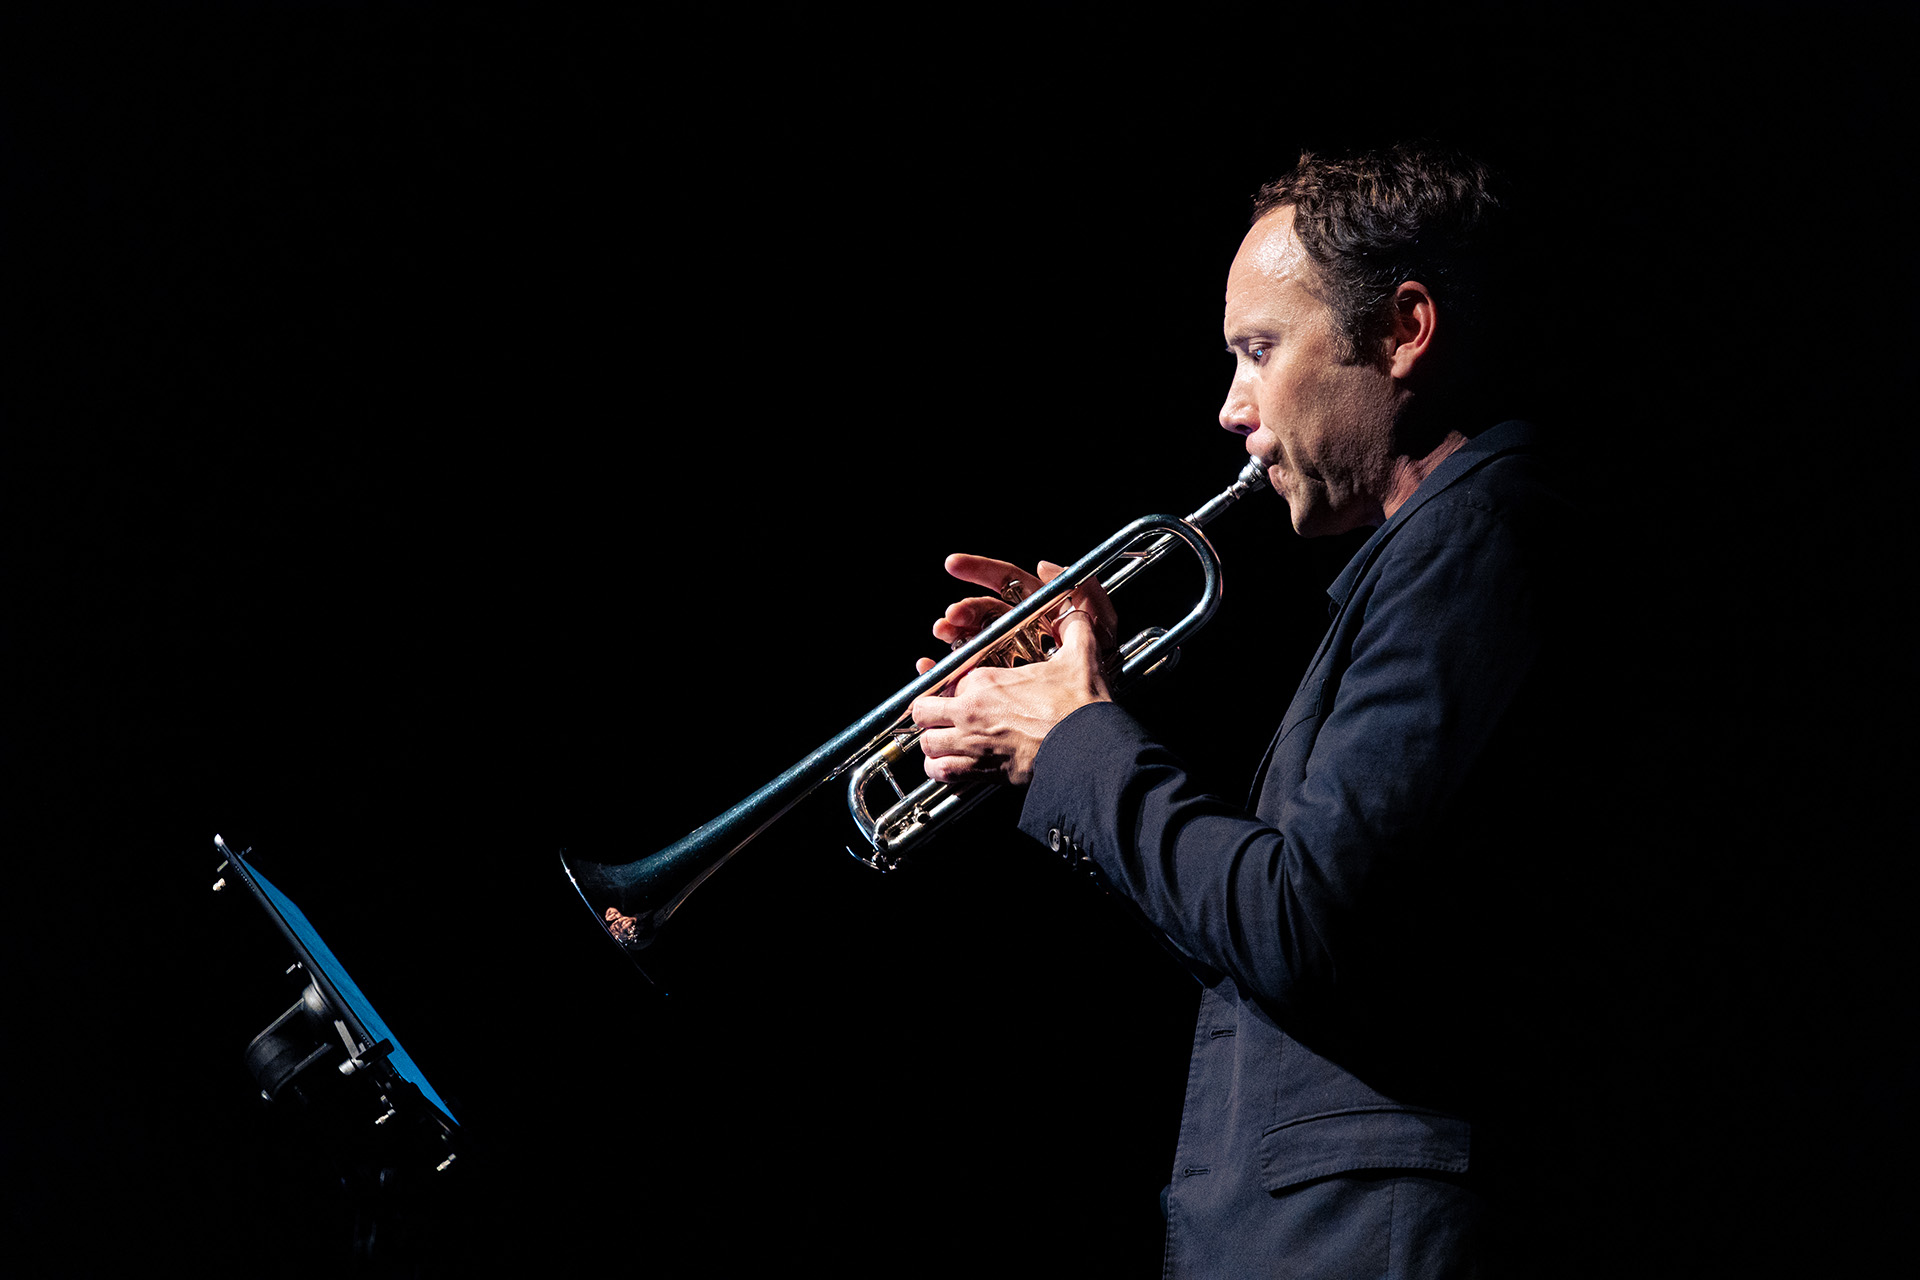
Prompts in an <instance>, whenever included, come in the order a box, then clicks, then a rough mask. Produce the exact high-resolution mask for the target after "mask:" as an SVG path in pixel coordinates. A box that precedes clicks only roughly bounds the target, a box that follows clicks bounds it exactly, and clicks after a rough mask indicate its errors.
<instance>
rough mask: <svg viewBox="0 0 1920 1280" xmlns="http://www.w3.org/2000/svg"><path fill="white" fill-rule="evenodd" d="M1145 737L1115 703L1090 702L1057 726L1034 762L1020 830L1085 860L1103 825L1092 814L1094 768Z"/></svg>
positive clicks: (1074, 859) (1071, 859)
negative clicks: (1124, 745)
mask: <svg viewBox="0 0 1920 1280" xmlns="http://www.w3.org/2000/svg"><path fill="white" fill-rule="evenodd" d="M1143 733H1144V730H1143V729H1142V728H1141V726H1140V723H1139V722H1138V721H1136V720H1135V719H1134V718H1133V717H1132V716H1130V715H1128V714H1127V713H1126V712H1125V711H1123V710H1121V708H1120V706H1119V704H1118V703H1113V702H1094V703H1089V704H1088V705H1087V706H1084V707H1081V708H1079V709H1078V710H1076V711H1074V712H1073V713H1072V714H1071V715H1069V716H1068V717H1067V718H1066V719H1064V720H1062V721H1061V722H1060V723H1059V724H1056V725H1055V726H1053V728H1052V729H1051V730H1049V731H1048V733H1047V736H1046V738H1045V739H1044V740H1043V741H1042V742H1041V743H1040V750H1039V752H1038V753H1037V754H1036V755H1035V756H1034V758H1033V778H1032V780H1031V781H1030V782H1029V783H1028V784H1027V798H1026V802H1025V803H1024V804H1023V805H1022V806H1021V809H1020V829H1021V830H1022V831H1024V832H1026V833H1027V834H1028V835H1030V836H1032V837H1033V838H1034V839H1035V840H1038V841H1039V842H1040V843H1041V844H1044V845H1046V846H1047V847H1048V848H1049V849H1052V850H1053V851H1054V852H1055V853H1057V854H1059V855H1061V856H1062V857H1063V858H1065V859H1066V860H1067V861H1068V862H1070V863H1073V862H1080V861H1083V860H1085V857H1086V854H1085V845H1086V844H1087V843H1088V842H1089V840H1090V838H1091V837H1092V835H1093V834H1094V832H1093V828H1094V827H1095V826H1096V824H1097V823H1098V821H1099V819H1098V817H1097V816H1096V815H1094V814H1093V813H1091V812H1090V811H1089V810H1090V808H1091V805H1090V802H1091V801H1092V800H1093V798H1094V791H1095V788H1094V786H1093V785H1092V780H1091V778H1090V777H1089V773H1090V766H1091V765H1092V764H1093V763H1094V762H1096V761H1099V760H1101V759H1103V758H1104V757H1107V756H1109V755H1110V754H1111V753H1112V751H1113V749H1114V748H1115V747H1116V746H1118V745H1120V744H1122V743H1127V742H1132V741H1136V740H1138V739H1139V738H1140V737H1141V736H1142V735H1143Z"/></svg>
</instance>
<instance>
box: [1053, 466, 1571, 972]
mask: <svg viewBox="0 0 1920 1280" xmlns="http://www.w3.org/2000/svg"><path fill="white" fill-rule="evenodd" d="M1418 515H1419V517H1420V518H1419V519H1418V520H1417V521H1415V522H1410V523H1409V524H1408V525H1407V526H1405V527H1403V528H1401V529H1400V530H1398V531H1396V532H1395V535H1394V536H1393V537H1391V538H1390V539H1388V540H1387V541H1386V542H1385V543H1384V544H1383V545H1382V546H1381V548H1380V549H1379V552H1378V555H1377V558H1376V560H1375V562H1374V564H1373V566H1371V567H1370V568H1369V570H1368V571H1367V573H1365V574H1364V575H1363V576H1362V578H1361V580H1360V583H1359V585H1358V586H1357V587H1356V588H1355V591H1354V594H1353V595H1352V596H1351V597H1350V598H1349V599H1348V601H1347V603H1346V605H1345V607H1344V608H1343V609H1342V611H1341V614H1340V616H1339V617H1337V618H1336V619H1335V621H1334V624H1333V625H1334V634H1333V637H1332V639H1331V641H1330V645H1329V648H1328V651H1327V653H1326V655H1325V656H1324V657H1323V658H1322V660H1321V661H1322V664H1324V665H1323V666H1320V667H1317V668H1316V670H1315V672H1313V673H1312V674H1311V675H1310V678H1309V686H1311V684H1312V682H1313V681H1314V680H1322V683H1321V685H1320V689H1319V694H1318V711H1319V717H1318V721H1317V731H1316V725H1315V723H1314V722H1313V721H1312V720H1311V719H1309V721H1307V722H1306V723H1304V724H1302V725H1300V726H1298V728H1297V729H1294V730H1290V731H1299V732H1309V733H1314V735H1315V736H1314V737H1313V738H1312V746H1311V749H1310V750H1309V752H1308V754H1307V756H1306V758H1305V762H1304V768H1302V767H1300V765H1299V763H1298V761H1297V760H1294V759H1292V757H1291V753H1287V754H1288V767H1285V768H1282V761H1281V759H1280V758H1278V757H1277V758H1276V761H1275V772H1274V773H1271V774H1270V775H1269V777H1268V779H1267V782H1266V786H1265V789H1264V791H1263V794H1262V797H1261V802H1260V816H1255V815H1252V814H1249V813H1247V812H1246V811H1245V810H1244V809H1242V808H1240V807H1239V806H1238V805H1235V804H1232V803H1229V802H1226V801H1223V800H1221V799H1219V798H1218V797H1216V796H1213V795H1210V794H1208V793H1207V792H1206V791H1204V790H1203V789H1202V788H1201V787H1200V786H1199V785H1198V784H1196V783H1195V781H1194V780H1193V779H1192V778H1191V777H1190V776H1189V775H1188V773H1187V770H1186V768H1185V767H1184V766H1183V765H1182V764H1181V762H1180V760H1179V759H1178V758H1177V757H1176V756H1175V755H1174V754H1173V753H1172V752H1171V751H1169V750H1168V749H1167V748H1166V747H1164V746H1163V745H1161V744H1160V743H1159V742H1157V741H1155V740H1154V739H1153V737H1152V736H1151V735H1150V734H1149V733H1148V732H1147V731H1146V730H1145V729H1144V728H1143V727H1142V726H1141V725H1140V724H1139V723H1138V722H1137V721H1135V720H1134V719H1133V717H1131V716H1130V715H1128V714H1127V712H1125V711H1124V710H1122V709H1121V708H1120V707H1118V706H1116V705H1114V704H1111V703H1106V704H1097V705H1094V706H1090V707H1084V708H1082V709H1080V710H1079V711H1076V712H1075V713H1074V714H1073V715H1071V716H1069V717H1068V718H1067V719H1065V720H1063V721H1062V722H1061V723H1060V724H1059V725H1057V726H1056V727H1055V728H1054V730H1053V731H1052V732H1051V733H1050V734H1048V736H1047V738H1046V741H1045V742H1044V743H1043V744H1042V746H1041V748H1040V752H1039V754H1038V756H1037V758H1036V760H1035V764H1034V777H1033V782H1032V785H1031V786H1030V788H1029V791H1028V794H1027V798H1026V803H1025V807H1024V808H1023V810H1022V813H1021V823H1020V825H1021V829H1022V830H1024V831H1026V832H1027V833H1028V834H1030V835H1033V836H1035V837H1037V838H1039V839H1041V840H1042V841H1045V842H1047V843H1050V844H1052V845H1053V846H1054V847H1055V848H1056V849H1061V850H1062V851H1064V852H1067V853H1069V855H1070V856H1077V857H1083V858H1085V859H1086V860H1088V861H1090V862H1091V863H1092V864H1093V867H1094V868H1096V869H1097V871H1096V878H1097V879H1101V880H1103V881H1104V882H1105V883H1106V885H1107V886H1108V887H1110V888H1111V889H1112V890H1113V891H1115V892H1117V893H1119V894H1122V895H1124V896H1125V897H1126V898H1128V899H1130V900H1131V901H1132V902H1133V903H1134V904H1135V905H1136V906H1137V907H1138V908H1139V910H1140V911H1141V913H1142V914H1144V916H1145V917H1146V919H1147V921H1148V922H1149V923H1150V924H1151V925H1153V926H1154V927H1156V928H1157V929H1159V930H1160V931H1161V932H1163V933H1164V934H1165V935H1166V937H1167V939H1168V940H1169V941H1170V942H1171V943H1172V944H1173V945H1174V947H1175V948H1176V949H1177V950H1178V951H1179V952H1181V953H1183V954H1184V955H1185V956H1186V957H1188V959H1189V960H1190V962H1191V963H1192V965H1193V966H1194V967H1196V969H1197V970H1198V971H1200V972H1201V975H1202V979H1203V981H1211V980H1212V979H1211V977H1210V976H1209V971H1211V973H1212V974H1220V973H1224V974H1227V975H1230V976H1232V977H1233V978H1234V979H1235V980H1236V981H1237V982H1238V984H1239V985H1240V986H1241V987H1242V989H1244V990H1245V991H1247V992H1249V993H1250V994H1252V995H1254V996H1256V997H1258V998H1261V999H1263V1000H1265V1001H1267V1002H1269V1003H1271V1004H1273V1005H1275V1006H1276V1007H1279V1008H1289V1007H1291V1008H1296V1009H1305V1008H1307V1007H1309V1006H1311V1005H1313V1004H1316V1003H1319V1002H1321V1001H1323V1000H1327V999H1331V998H1335V997H1337V996H1339V995H1340V994H1341V987H1342V984H1343V982H1349V981H1351V980H1352V978H1353V976H1354V975H1355V974H1356V973H1358V972H1360V971H1361V970H1362V969H1364V968H1365V966H1366V964H1367V963H1369V961H1370V959H1371V948H1372V946H1373V942H1374V941H1375V940H1376V939H1377V936H1378V933H1379V931H1380V930H1381V929H1382V928H1385V927H1388V926H1387V924H1386V922H1388V921H1399V920H1404V919H1405V918H1406V914H1405V913H1406V910H1407V908H1408V907H1409V906H1410V905H1411V906H1413V907H1414V908H1415V909H1417V907H1418V903H1417V902H1416V901H1414V899H1415V898H1416V897H1417V895H1418V893H1419V892H1420V885H1421V882H1422V880H1423V879H1426V878H1427V877H1428V875H1430V874H1431V873H1432V868H1430V867H1425V868H1423V866H1422V859H1423V857H1425V856H1426V855H1427V854H1428V853H1429V848H1428V845H1429V837H1430V835H1431V833H1432V832H1433V831H1434V829H1435V825H1436V823H1438V822H1439V821H1440V820H1441V819H1442V818H1443V816H1444V815H1445V813H1446V811H1447V809H1448V806H1449V803H1450V801H1451V800H1452V799H1453V798H1454V797H1455V795H1456V794H1457V793H1458V792H1459V791H1460V789H1461V786H1462V783H1463V780H1464V779H1465V778H1466V777H1467V775H1468V774H1469V772H1470V771H1471V770H1472V768H1473V767H1474V765H1475V763H1476V762H1477V761H1479V760H1480V758H1481V757H1482V754H1483V752H1484V751H1485V750H1486V748H1487V744H1488V741H1489V739H1490V738H1491V736H1492V735H1493V734H1494V732H1495V731H1496V729H1497V727H1498V725H1499V722H1500V720H1501V718H1502V716H1503V714H1504V713H1505V712H1506V710H1507V708H1508V707H1509V705H1510V704H1511V703H1512V701H1513V699H1514V697H1515V695H1516V692H1517V690H1518V688H1519V686H1520V685H1521V683H1522V681H1523V680H1524V679H1525V678H1526V675H1527V673H1528V670H1529V668H1530V667H1531V666H1532V664H1533V662H1534V661H1535V659H1536V657H1537V655H1538V653H1539V650H1540V644H1541V635H1540V629H1541V625H1542V617H1541V614H1542V610H1541V599H1540V596H1541V592H1540V590H1539V588H1540V585H1541V584H1540V583H1539V581H1538V574H1537V572H1536V571H1535V569H1534V568H1533V566H1532V565H1531V564H1530V563H1529V558H1528V556H1527V555H1526V554H1524V553H1523V551H1524V545H1523V544H1524V542H1525V540H1524V539H1521V538H1519V537H1517V536H1516V534H1515V532H1514V531H1513V530H1512V529H1511V528H1510V527H1509V526H1508V525H1507V523H1506V522H1505V521H1503V520H1502V518H1501V517H1500V516H1499V515H1497V514H1496V513H1495V512H1494V511H1492V510H1490V509H1487V508H1485V507H1482V506H1480V505H1478V504H1477V503H1475V502H1474V501H1473V500H1472V495H1471V494H1468V495H1465V496H1464V497H1463V498H1462V499H1459V500H1454V501H1449V502H1445V503H1439V502H1436V503H1429V504H1428V505H1427V507H1426V508H1424V509H1423V510H1422V511H1420V512H1419V513H1418ZM1356 611H1357V612H1356ZM1290 719H1291V716H1290Z"/></svg>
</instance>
